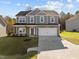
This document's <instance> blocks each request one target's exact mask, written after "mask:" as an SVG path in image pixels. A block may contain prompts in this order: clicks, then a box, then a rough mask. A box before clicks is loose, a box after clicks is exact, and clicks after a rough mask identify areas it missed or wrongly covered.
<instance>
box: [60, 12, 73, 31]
mask: <svg viewBox="0 0 79 59" xmlns="http://www.w3.org/2000/svg"><path fill="white" fill-rule="evenodd" d="M72 16H73V15H72V14H70V13H69V12H68V13H67V14H65V15H63V16H61V17H60V24H61V30H64V29H65V21H66V20H68V19H69V18H71V17H72Z"/></svg>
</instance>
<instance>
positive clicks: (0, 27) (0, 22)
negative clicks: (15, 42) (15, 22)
mask: <svg viewBox="0 0 79 59" xmlns="http://www.w3.org/2000/svg"><path fill="white" fill-rule="evenodd" d="M6 26H7V24H6V21H5V20H4V18H3V17H0V37H4V36H7V33H6Z"/></svg>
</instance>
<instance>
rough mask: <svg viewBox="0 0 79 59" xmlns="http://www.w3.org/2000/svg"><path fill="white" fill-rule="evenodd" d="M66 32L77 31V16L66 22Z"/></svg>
mask: <svg viewBox="0 0 79 59" xmlns="http://www.w3.org/2000/svg"><path fill="white" fill-rule="evenodd" d="M66 31H79V14H76V15H74V16H73V17H71V18H70V19H68V20H66Z"/></svg>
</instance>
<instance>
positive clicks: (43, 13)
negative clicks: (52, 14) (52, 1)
mask: <svg viewBox="0 0 79 59" xmlns="http://www.w3.org/2000/svg"><path fill="white" fill-rule="evenodd" d="M36 15H47V14H46V12H44V11H43V10H40V12H38V13H37V14H36Z"/></svg>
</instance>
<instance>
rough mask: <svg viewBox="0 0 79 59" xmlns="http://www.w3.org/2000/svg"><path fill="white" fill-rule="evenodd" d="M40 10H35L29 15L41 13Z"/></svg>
mask: <svg viewBox="0 0 79 59" xmlns="http://www.w3.org/2000/svg"><path fill="white" fill-rule="evenodd" d="M39 11H40V10H39V9H35V10H32V11H31V12H29V13H28V14H27V15H35V14H37V13H38V12H39Z"/></svg>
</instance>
